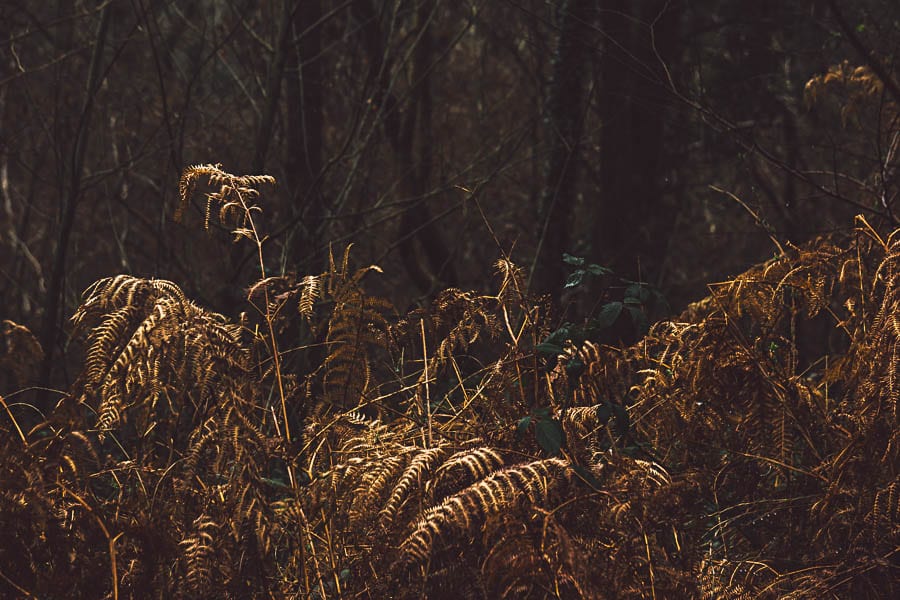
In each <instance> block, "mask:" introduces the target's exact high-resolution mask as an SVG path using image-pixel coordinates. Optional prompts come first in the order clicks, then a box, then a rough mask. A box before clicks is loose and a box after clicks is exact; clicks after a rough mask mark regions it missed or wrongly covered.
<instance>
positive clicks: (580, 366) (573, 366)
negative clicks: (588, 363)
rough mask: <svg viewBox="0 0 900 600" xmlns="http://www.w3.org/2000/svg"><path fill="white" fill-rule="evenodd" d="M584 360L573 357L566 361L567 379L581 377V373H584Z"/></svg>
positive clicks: (573, 379)
mask: <svg viewBox="0 0 900 600" xmlns="http://www.w3.org/2000/svg"><path fill="white" fill-rule="evenodd" d="M584 368H585V365H584V361H583V360H581V359H580V358H573V359H572V360H570V361H569V362H567V363H566V375H568V376H569V379H570V380H572V381H573V382H574V381H575V380H577V379H578V378H579V377H581V374H582V373H584Z"/></svg>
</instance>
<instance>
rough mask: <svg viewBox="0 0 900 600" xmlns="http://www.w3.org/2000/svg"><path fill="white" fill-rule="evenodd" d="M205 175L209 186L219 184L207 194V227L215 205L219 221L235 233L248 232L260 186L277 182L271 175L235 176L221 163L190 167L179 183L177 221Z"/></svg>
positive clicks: (205, 219)
mask: <svg viewBox="0 0 900 600" xmlns="http://www.w3.org/2000/svg"><path fill="white" fill-rule="evenodd" d="M204 177H205V178H206V182H207V184H208V185H209V186H210V187H215V186H218V189H217V190H216V191H213V192H209V193H207V194H206V209H205V211H204V227H205V228H206V229H209V220H210V215H211V213H212V209H213V206H216V207H218V208H219V221H220V222H221V223H222V225H224V226H226V227H230V228H234V229H235V233H236V234H238V233H239V232H241V231H247V228H248V225H249V221H248V218H249V216H250V214H251V212H252V210H253V209H255V208H256V207H254V206H253V199H254V198H256V197H257V196H258V195H259V191H258V190H257V188H258V187H259V186H261V185H272V184H274V183H275V178H274V177H272V176H270V175H232V174H231V173H227V172H225V171H223V170H222V165H220V164H216V165H195V166H192V167H188V168H186V169H185V170H184V172H183V173H182V175H181V180H180V181H179V184H178V196H179V203H178V207H177V208H176V210H175V217H174V218H175V221H176V222H178V221H181V218H182V216H183V215H184V210H185V208H187V205H188V203H189V202H190V200H191V197H192V196H193V194H194V191H195V189H196V187H197V184H198V182H199V181H201V180H202V178H204ZM251 229H252V228H251ZM238 237H240V235H238Z"/></svg>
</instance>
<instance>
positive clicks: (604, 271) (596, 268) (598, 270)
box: [587, 263, 612, 277]
mask: <svg viewBox="0 0 900 600" xmlns="http://www.w3.org/2000/svg"><path fill="white" fill-rule="evenodd" d="M587 271H588V273H590V274H591V275H596V276H597V277H600V276H601V275H609V274H610V273H612V269H610V268H607V267H603V266H600V265H597V264H594V263H591V264H589V265H588V266H587Z"/></svg>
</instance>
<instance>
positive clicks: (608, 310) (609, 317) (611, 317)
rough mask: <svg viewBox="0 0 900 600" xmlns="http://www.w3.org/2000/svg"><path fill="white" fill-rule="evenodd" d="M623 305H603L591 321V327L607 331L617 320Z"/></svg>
mask: <svg viewBox="0 0 900 600" xmlns="http://www.w3.org/2000/svg"><path fill="white" fill-rule="evenodd" d="M624 306H625V305H624V304H622V303H621V302H609V303H608V304H604V305H603V308H601V309H600V312H599V313H598V314H597V317H596V318H595V319H594V320H593V325H594V326H595V327H596V328H597V329H608V328H610V327H612V326H613V323H615V322H616V320H617V319H618V318H619V315H620V314H622V308H623V307H624Z"/></svg>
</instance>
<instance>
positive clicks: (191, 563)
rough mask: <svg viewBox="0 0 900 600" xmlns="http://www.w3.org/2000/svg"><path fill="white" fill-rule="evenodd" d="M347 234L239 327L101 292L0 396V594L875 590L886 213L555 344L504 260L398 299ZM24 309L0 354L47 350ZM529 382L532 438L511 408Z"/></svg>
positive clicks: (220, 175)
mask: <svg viewBox="0 0 900 600" xmlns="http://www.w3.org/2000/svg"><path fill="white" fill-rule="evenodd" d="M203 181H207V182H209V183H211V184H214V185H215V186H216V187H218V188H219V189H218V191H217V192H214V193H212V194H210V195H209V203H208V204H207V221H208V219H209V212H210V210H211V208H212V203H214V202H217V203H218V206H219V207H220V209H221V210H220V219H221V220H222V221H223V222H224V223H229V224H230V226H234V224H235V223H237V226H236V228H235V233H236V235H237V236H238V237H247V238H250V239H251V240H254V241H255V242H256V243H257V247H258V249H259V251H260V256H261V252H262V242H263V240H261V239H259V238H258V236H257V233H256V228H255V225H254V224H253V217H254V214H255V212H256V211H257V210H258V209H257V208H255V207H254V206H253V205H251V204H250V203H249V200H250V199H252V198H255V197H256V195H257V194H256V191H255V187H256V186H257V185H259V184H260V183H268V182H269V180H268V179H265V178H245V177H235V176H231V175H229V174H227V173H224V172H222V171H221V170H220V169H219V168H217V167H210V166H204V167H195V168H193V169H192V170H189V172H188V173H187V174H186V176H185V178H183V180H182V183H183V186H182V201H183V202H186V201H187V200H188V196H189V195H190V193H191V192H192V186H193V185H195V184H198V183H202V182H203ZM185 182H187V185H185ZM350 256H351V255H350V252H349V249H348V250H347V251H345V252H344V253H343V254H342V258H341V259H340V260H335V259H334V258H333V257H332V259H331V261H330V266H329V269H328V270H327V271H326V272H325V273H322V274H318V275H313V276H306V277H296V278H267V277H265V273H264V272H263V273H261V277H262V279H261V280H260V282H259V283H258V284H257V285H255V286H254V287H253V288H252V289H251V290H250V291H249V293H248V301H249V306H251V307H253V308H255V309H256V315H254V316H250V317H248V318H247V320H246V321H245V322H243V323H240V324H238V323H230V322H228V320H227V319H225V318H224V317H222V316H220V315H217V314H214V313H212V312H210V311H208V310H206V309H204V308H202V307H200V306H197V305H196V304H194V303H192V302H191V301H190V300H189V299H187V298H186V297H185V295H184V294H183V293H182V291H181V290H180V289H179V287H178V286H177V285H176V284H174V283H172V282H168V281H160V280H144V279H136V278H133V277H129V276H126V275H120V276H118V277H114V278H110V279H104V280H101V281H99V282H97V283H96V284H94V285H93V286H91V287H90V288H89V289H88V290H87V291H86V292H85V295H84V299H83V303H82V305H81V307H80V308H79V309H78V311H77V312H76V314H75V316H74V318H73V321H74V324H75V326H76V331H77V334H78V335H80V336H82V338H84V339H85V348H86V355H85V358H84V361H83V371H82V373H81V375H80V377H79V378H78V380H77V382H76V383H75V384H74V386H73V387H72V389H70V390H69V391H68V393H67V394H66V395H65V397H64V398H63V399H62V400H61V401H60V402H59V404H58V405H57V407H56V409H55V410H54V411H53V412H52V414H50V415H47V418H46V420H44V421H43V422H41V423H40V424H39V425H37V426H36V427H34V428H32V429H31V430H28V431H24V430H22V429H21V428H20V424H19V419H17V417H16V415H17V414H18V413H16V412H15V410H14V409H15V408H16V407H15V406H11V405H13V404H16V403H13V402H12V399H8V400H4V402H3V408H4V414H3V415H2V418H0V431H2V432H3V434H4V435H3V436H2V438H0V480H2V482H3V486H2V489H0V591H2V595H4V596H24V597H38V598H45V597H64V596H65V597H74V596H80V597H90V598H101V597H112V598H118V597H158V598H168V597H176V598H201V597H210V598H223V597H227V598H248V597H273V598H388V597H395V598H407V597H409V598H418V597H427V598H445V597H446V598H459V597H462V598H505V597H508V598H526V597H527V598H532V597H533V598H607V597H608V598H690V597H694V598H710V599H711V598H734V599H737V598H886V597H894V596H896V595H897V593H898V590H897V589H896V588H897V584H896V581H897V569H898V549H900V519H898V518H900V475H898V458H900V456H898V451H900V446H898V445H900V439H898V428H897V408H898V394H900V387H898V386H900V384H898V383H897V374H898V364H897V361H898V351H900V320H898V314H900V237H897V236H896V235H893V234H892V235H885V234H882V233H879V232H877V231H876V230H874V229H873V228H872V227H870V226H869V225H868V224H867V223H866V222H865V221H863V220H860V221H859V227H858V229H856V230H855V231H854V232H853V233H852V234H849V235H844V236H833V237H831V238H823V239H820V240H818V241H817V242H815V243H812V244H810V245H807V246H805V247H802V248H791V249H789V250H788V251H787V252H786V253H785V254H784V255H782V256H779V257H777V258H775V259H772V260H770V261H769V262H767V263H765V264H762V265H759V266H757V267H755V268H753V269H751V270H749V271H747V272H746V273H744V274H742V275H740V276H738V277H736V278H734V279H733V280H731V281H728V282H723V283H720V284H715V285H711V286H710V295H709V297H708V298H707V299H705V300H704V301H702V302H700V303H697V304H695V305H693V306H691V307H690V308H689V309H688V310H687V311H686V312H685V313H684V314H682V315H681V316H680V317H679V318H678V319H676V320H673V321H670V322H662V323H658V324H656V325H654V326H653V327H652V328H651V330H650V333H649V334H648V335H647V336H646V337H645V338H644V339H643V340H641V341H640V342H639V343H637V344H636V345H634V346H632V347H629V348H614V347H608V346H601V345H597V344H593V343H590V342H589V343H586V344H585V345H584V346H583V347H581V348H570V349H567V351H566V352H565V353H564V354H562V355H561V356H559V358H558V364H556V365H555V366H554V365H549V366H548V365H545V364H543V363H542V361H541V359H540V358H539V357H538V356H537V355H536V354H535V346H536V344H537V343H538V342H540V341H541V340H543V339H544V338H546V336H547V334H548V333H549V331H550V323H549V317H548V310H547V308H546V306H544V305H543V304H542V303H541V302H538V301H535V300H533V299H530V298H528V297H527V296H526V295H525V294H524V293H523V292H522V290H524V288H525V285H524V282H523V281H522V280H521V273H520V272H519V270H518V269H517V268H516V267H515V265H513V264H512V263H510V262H509V261H508V260H501V261H500V262H499V263H498V265H497V271H498V276H499V277H498V284H499V285H498V292H497V293H496V294H494V295H480V294H478V293H475V292H464V291H461V290H456V289H450V290H446V291H445V292H443V293H442V294H440V295H438V296H437V299H436V300H435V301H434V302H433V304H432V305H431V306H430V308H428V309H427V310H415V311H412V312H410V313H409V314H406V315H398V314H397V312H396V311H395V310H394V309H393V308H392V307H391V306H390V305H389V303H388V302H387V301H386V300H383V299H380V298H377V297H373V296H372V295H370V294H368V293H367V292H366V286H365V278H366V277H367V276H371V275H369V274H370V273H372V272H373V271H375V272H377V271H378V269H377V268H374V267H364V268H362V269H353V268H351V267H350V263H351V257H350ZM303 328H306V329H303ZM301 329H302V330H303V331H307V330H308V331H307V333H309V336H311V337H312V338H313V339H317V340H318V341H319V343H310V344H305V345H302V346H301V345H299V344H297V343H296V342H297V340H296V339H293V340H291V339H286V337H287V336H289V335H298V334H297V333H296V332H297V331H300V330H301ZM292 332H293V333H292ZM25 333H26V332H24V331H22V330H21V328H20V327H18V326H16V325H15V324H7V325H5V326H4V329H3V336H4V337H3V338H2V339H3V343H4V345H3V346H0V348H2V349H3V350H4V352H5V353H4V354H3V355H2V360H3V361H4V363H3V364H4V365H6V364H7V363H8V364H10V365H14V364H15V365H19V364H31V363H34V362H36V361H38V360H40V358H39V356H38V354H39V353H38V352H37V349H36V348H34V347H33V344H31V343H30V342H27V340H28V339H29V338H28V337H27V336H25ZM22 340H26V342H23V341H22ZM23 344H24V345H23ZM300 355H302V357H303V360H299V359H298V358H297V357H298V356H300ZM575 357H577V358H579V359H580V360H581V361H583V362H584V364H585V369H584V371H583V373H582V374H581V375H580V377H578V378H574V377H572V376H571V373H570V371H569V370H568V369H566V368H565V367H566V365H567V363H568V361H571V360H573V359H574V358H575ZM16 361H18V362H16ZM301 364H303V365H311V366H310V367H309V368H306V369H304V370H300V369H299V368H294V367H295V366H296V365H301ZM14 376H16V377H18V371H14ZM542 407H543V408H546V409H548V410H549V412H548V413H546V414H547V415H548V417H547V418H552V419H557V420H558V421H559V423H560V424H561V428H562V430H563V431H564V432H565V439H564V441H563V443H562V447H561V449H560V452H558V453H556V455H554V456H548V455H547V454H546V453H544V452H542V450H541V447H540V445H539V444H538V443H536V439H535V436H533V435H530V434H529V432H528V431H526V432H525V433H524V434H522V432H521V431H519V432H517V427H516V424H517V422H519V420H520V419H521V418H522V417H524V416H526V415H528V414H536V413H535V411H536V409H539V408H542Z"/></svg>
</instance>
